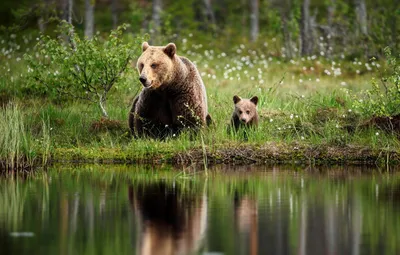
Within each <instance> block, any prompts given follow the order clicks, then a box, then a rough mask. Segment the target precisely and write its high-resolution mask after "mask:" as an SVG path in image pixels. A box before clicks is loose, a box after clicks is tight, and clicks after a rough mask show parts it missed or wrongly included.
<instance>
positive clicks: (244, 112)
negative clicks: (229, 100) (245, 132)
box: [228, 95, 258, 131]
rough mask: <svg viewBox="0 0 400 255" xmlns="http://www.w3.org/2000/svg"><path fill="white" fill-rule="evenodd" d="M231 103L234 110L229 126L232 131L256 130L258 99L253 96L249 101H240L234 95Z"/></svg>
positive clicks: (240, 99)
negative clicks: (233, 105) (241, 129)
mask: <svg viewBox="0 0 400 255" xmlns="http://www.w3.org/2000/svg"><path fill="white" fill-rule="evenodd" d="M233 103H234V104H235V110H234V111H233V114H232V119H231V126H232V127H233V129H234V131H238V130H239V129H240V128H243V127H244V128H256V127H257V126H258V113H257V103H258V97H257V96H254V97H252V98H250V99H245V98H243V99H242V98H240V97H238V96H236V95H235V96H234V97H233ZM228 131H230V129H228Z"/></svg>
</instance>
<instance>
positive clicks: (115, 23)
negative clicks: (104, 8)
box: [111, 0, 118, 29]
mask: <svg viewBox="0 0 400 255" xmlns="http://www.w3.org/2000/svg"><path fill="white" fill-rule="evenodd" d="M111 19H112V24H113V29H116V28H117V26H118V0H112V2H111Z"/></svg>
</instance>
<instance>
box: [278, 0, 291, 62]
mask: <svg viewBox="0 0 400 255" xmlns="http://www.w3.org/2000/svg"><path fill="white" fill-rule="evenodd" d="M282 2H283V3H282V5H280V15H281V22H282V33H283V44H284V47H285V51H286V57H287V58H289V59H291V58H293V47H292V46H293V43H292V34H291V32H290V29H289V20H290V19H291V13H290V10H291V4H290V0H284V1H282Z"/></svg>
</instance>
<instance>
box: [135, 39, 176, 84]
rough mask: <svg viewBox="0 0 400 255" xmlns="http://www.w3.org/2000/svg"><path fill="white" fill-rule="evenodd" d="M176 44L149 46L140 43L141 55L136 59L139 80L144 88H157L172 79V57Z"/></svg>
mask: <svg viewBox="0 0 400 255" xmlns="http://www.w3.org/2000/svg"><path fill="white" fill-rule="evenodd" d="M175 52H176V46H175V44H173V43H170V44H168V45H167V46H150V45H149V44H148V43H147V42H144V43H143V44H142V55H141V56H140V57H139V59H138V61H137V69H138V71H139V75H140V77H139V80H140V82H141V83H142V84H143V86H144V87H145V88H151V89H157V88H159V87H160V86H161V85H162V84H164V83H168V82H169V81H171V80H172V78H173V75H174V66H173V61H172V60H173V58H174V56H175Z"/></svg>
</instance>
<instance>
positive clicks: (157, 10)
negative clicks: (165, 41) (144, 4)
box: [152, 0, 162, 42]
mask: <svg viewBox="0 0 400 255" xmlns="http://www.w3.org/2000/svg"><path fill="white" fill-rule="evenodd" d="M161 10H162V9H161V0H153V14H152V19H153V30H154V37H155V39H156V41H157V40H158V37H159V36H160V27H161V18H160V15H161ZM157 42H158V41H157Z"/></svg>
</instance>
